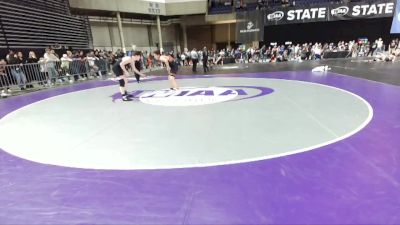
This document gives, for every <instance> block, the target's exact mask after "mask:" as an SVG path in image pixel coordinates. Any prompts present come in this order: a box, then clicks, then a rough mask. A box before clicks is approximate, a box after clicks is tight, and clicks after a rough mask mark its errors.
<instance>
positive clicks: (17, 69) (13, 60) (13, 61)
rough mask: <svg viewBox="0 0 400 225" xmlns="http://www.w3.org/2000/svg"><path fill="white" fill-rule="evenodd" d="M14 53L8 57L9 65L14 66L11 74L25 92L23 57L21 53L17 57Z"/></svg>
mask: <svg viewBox="0 0 400 225" xmlns="http://www.w3.org/2000/svg"><path fill="white" fill-rule="evenodd" d="M13 53H14V52H10V54H9V55H8V64H10V65H13V66H11V74H12V75H13V77H14V79H15V80H16V82H17V84H18V86H19V87H20V88H21V90H25V84H26V75H25V74H24V72H23V70H22V66H23V55H22V52H19V53H18V55H15V54H13Z"/></svg>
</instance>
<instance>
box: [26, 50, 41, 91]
mask: <svg viewBox="0 0 400 225" xmlns="http://www.w3.org/2000/svg"><path fill="white" fill-rule="evenodd" d="M26 62H27V63H28V64H29V65H27V66H28V68H29V69H28V71H27V73H26V75H27V82H28V83H30V84H28V85H26V86H27V87H30V88H33V85H32V84H31V83H32V81H34V80H36V81H40V80H43V79H41V77H40V66H39V64H38V62H39V59H38V58H37V57H36V54H35V52H34V51H30V52H29V56H28V59H27V60H26Z"/></svg>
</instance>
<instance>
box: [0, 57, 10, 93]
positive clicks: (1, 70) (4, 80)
mask: <svg viewBox="0 0 400 225" xmlns="http://www.w3.org/2000/svg"><path fill="white" fill-rule="evenodd" d="M6 65H7V62H6V61H5V60H4V59H2V60H0V87H1V94H0V97H2V98H5V97H8V96H10V95H11V89H10V84H11V78H10V77H9V75H8V74H7V72H6Z"/></svg>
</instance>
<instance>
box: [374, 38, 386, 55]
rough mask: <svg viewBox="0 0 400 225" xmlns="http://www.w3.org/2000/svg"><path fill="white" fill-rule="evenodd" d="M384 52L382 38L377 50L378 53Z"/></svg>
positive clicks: (378, 42)
mask: <svg viewBox="0 0 400 225" xmlns="http://www.w3.org/2000/svg"><path fill="white" fill-rule="evenodd" d="M383 51H384V49H383V41H382V38H379V39H378V41H377V48H376V53H382V52H383Z"/></svg>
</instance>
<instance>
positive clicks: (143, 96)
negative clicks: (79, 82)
mask: <svg viewBox="0 0 400 225" xmlns="http://www.w3.org/2000/svg"><path fill="white" fill-rule="evenodd" d="M273 91H274V90H273V89H271V88H267V87H256V86H223V87H182V88H180V89H179V90H169V89H164V90H136V91H134V92H132V93H131V95H132V96H133V98H136V99H139V100H140V101H141V102H143V103H145V104H150V105H160V106H196V105H208V104H215V103H220V102H226V101H239V100H245V99H251V98H257V97H261V96H264V95H267V94H270V93H272V92H273ZM112 97H113V101H115V100H116V99H119V98H120V94H118V93H117V94H115V95H113V96H112Z"/></svg>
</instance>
